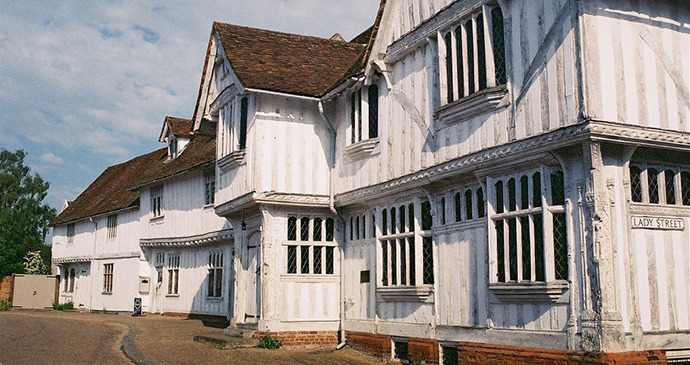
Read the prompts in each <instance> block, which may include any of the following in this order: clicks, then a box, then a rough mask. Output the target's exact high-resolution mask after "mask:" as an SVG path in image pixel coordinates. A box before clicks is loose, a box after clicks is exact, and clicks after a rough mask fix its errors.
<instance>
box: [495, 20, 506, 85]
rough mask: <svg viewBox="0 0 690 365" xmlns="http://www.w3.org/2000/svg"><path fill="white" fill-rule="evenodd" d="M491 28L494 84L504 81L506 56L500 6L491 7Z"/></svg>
mask: <svg viewBox="0 0 690 365" xmlns="http://www.w3.org/2000/svg"><path fill="white" fill-rule="evenodd" d="M491 28H492V40H493V49H494V70H495V72H496V85H503V84H505V83H506V80H507V77H506V56H505V40H504V35H503V11H501V8H500V7H498V6H497V7H495V8H493V9H491Z"/></svg>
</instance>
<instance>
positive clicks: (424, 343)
mask: <svg viewBox="0 0 690 365" xmlns="http://www.w3.org/2000/svg"><path fill="white" fill-rule="evenodd" d="M407 354H408V355H409V358H410V361H411V362H413V363H415V364H418V363H421V360H424V361H425V363H427V364H438V341H436V340H429V339H422V338H410V339H409V340H408V342H407Z"/></svg>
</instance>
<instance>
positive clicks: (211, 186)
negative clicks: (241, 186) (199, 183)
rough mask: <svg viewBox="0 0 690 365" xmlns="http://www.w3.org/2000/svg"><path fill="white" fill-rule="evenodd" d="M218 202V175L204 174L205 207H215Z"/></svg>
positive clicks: (209, 172) (207, 172)
mask: <svg viewBox="0 0 690 365" xmlns="http://www.w3.org/2000/svg"><path fill="white" fill-rule="evenodd" d="M215 202H216V174H215V172H214V171H206V172H204V205H206V206H209V205H214V204H215Z"/></svg>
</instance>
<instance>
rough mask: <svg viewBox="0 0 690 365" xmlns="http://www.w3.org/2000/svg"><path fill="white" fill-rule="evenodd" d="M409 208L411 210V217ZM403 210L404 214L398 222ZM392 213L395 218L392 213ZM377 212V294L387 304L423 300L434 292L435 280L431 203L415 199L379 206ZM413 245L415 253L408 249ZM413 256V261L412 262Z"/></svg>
mask: <svg viewBox="0 0 690 365" xmlns="http://www.w3.org/2000/svg"><path fill="white" fill-rule="evenodd" d="M427 204H428V206H429V212H428V215H429V216H428V217H426V220H427V221H428V224H427V227H424V223H423V220H424V219H425V218H424V217H423V215H424V214H423V212H422V210H423V207H422V206H423V205H427ZM410 206H412V207H413V213H412V216H410ZM402 207H404V209H405V213H404V217H403V221H402V222H401V214H400V211H401V208H402ZM393 209H395V214H393V213H392V212H393ZM376 212H377V213H376V216H377V217H378V218H380V219H377V220H376V222H377V224H376V227H377V238H378V242H377V245H376V252H377V263H378V264H377V276H378V279H377V289H376V290H377V292H378V293H379V294H380V295H381V297H382V299H383V300H386V301H424V300H426V299H427V298H428V297H429V295H431V293H432V292H433V287H434V282H435V276H436V274H435V270H436V267H435V266H436V259H435V257H434V256H435V255H434V251H435V248H434V240H433V231H432V229H433V226H434V221H433V207H432V203H431V202H429V201H428V200H426V199H420V198H419V197H414V198H413V200H408V201H404V202H398V203H395V204H391V205H387V206H379V207H377V208H376ZM384 212H385V213H384ZM412 244H413V248H414V250H412V249H411V248H412V247H411V246H412ZM425 246H426V247H427V248H426V252H425ZM429 255H430V256H429ZM412 256H414V261H413V260H411V257H412ZM425 262H429V263H430V265H431V266H430V267H427V266H426V265H425ZM413 263H414V267H413V265H412V264H413ZM403 273H404V274H403ZM425 273H426V275H425ZM413 280H414V284H413V283H412V281H413Z"/></svg>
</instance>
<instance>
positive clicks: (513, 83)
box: [333, 0, 578, 192]
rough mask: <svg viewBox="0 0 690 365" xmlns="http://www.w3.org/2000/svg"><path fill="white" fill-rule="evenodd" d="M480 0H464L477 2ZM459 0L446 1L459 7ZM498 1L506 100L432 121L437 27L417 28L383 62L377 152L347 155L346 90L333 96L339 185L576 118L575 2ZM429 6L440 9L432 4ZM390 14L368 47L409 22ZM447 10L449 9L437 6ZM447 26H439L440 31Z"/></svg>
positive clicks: (354, 184) (382, 177)
mask: <svg viewBox="0 0 690 365" xmlns="http://www.w3.org/2000/svg"><path fill="white" fill-rule="evenodd" d="M408 2H409V3H410V4H412V5H410V4H408V5H407V6H406V7H404V8H396V6H389V7H387V10H386V11H387V12H395V11H402V12H409V9H418V7H417V5H416V3H417V2H414V1H406V2H404V3H408ZM400 3H401V2H398V4H400ZM413 3H414V4H413ZM432 3H434V2H432ZM479 3H480V2H472V4H469V5H468V6H471V7H474V8H477V7H478V6H479V5H478V4H479ZM458 4H460V3H454V4H453V5H452V6H454V7H458V10H459V11H460V10H463V9H464V8H462V6H459V5H458ZM501 4H503V5H504V7H503V8H502V10H503V14H504V24H505V42H506V58H507V60H506V67H507V72H508V83H507V87H508V91H509V92H508V102H509V105H508V106H507V107H505V108H499V109H497V110H496V111H495V112H493V113H487V114H482V115H479V116H476V117H472V118H469V119H466V120H463V121H461V122H459V123H456V124H453V125H450V126H445V125H441V124H440V122H438V121H436V120H435V119H434V117H433V114H434V112H435V111H436V109H437V108H438V107H439V106H440V101H439V100H440V97H439V93H440V86H439V76H438V72H439V71H438V45H437V41H436V30H434V31H433V32H431V31H430V33H429V34H422V35H421V36H425V37H429V38H428V39H429V40H428V41H424V42H422V43H414V44H415V46H414V47H411V48H410V50H409V51H406V53H405V52H404V53H403V56H402V57H401V58H399V59H396V60H394V61H393V63H392V64H387V68H388V70H389V73H388V75H387V76H388V78H389V79H390V82H391V84H392V85H390V86H391V88H390V89H389V90H387V88H386V83H385V82H383V81H379V89H380V90H381V98H380V102H379V108H380V113H379V115H380V118H379V136H380V137H379V139H380V146H379V147H380V152H379V153H377V152H376V151H375V152H374V153H372V155H371V156H369V157H365V158H362V159H359V160H355V161H352V159H348V158H347V155H346V153H345V147H346V146H347V145H348V142H349V139H348V138H349V134H348V130H349V94H348V93H347V92H345V93H343V94H342V95H340V96H339V97H338V98H337V100H336V102H335V103H336V105H335V108H334V116H333V119H334V120H337V121H338V139H337V142H336V146H337V147H336V151H337V153H336V156H337V169H338V177H339V181H338V185H337V188H338V192H345V191H349V190H353V189H357V188H360V187H364V186H367V185H371V184H375V183H379V182H382V181H386V180H390V179H394V178H397V177H400V176H404V175H407V174H410V173H413V172H416V171H419V170H423V169H425V168H428V167H430V166H433V165H435V164H438V163H442V162H445V161H449V160H452V159H455V158H457V157H461V156H465V155H468V154H472V153H475V152H478V151H481V150H486V149H488V148H492V147H495V146H498V145H501V144H505V143H507V142H510V141H513V140H516V139H517V140H519V139H524V138H528V137H531V136H535V135H538V134H543V133H545V132H548V131H552V130H555V129H558V128H560V127H563V126H567V125H571V124H574V123H576V122H577V121H578V104H577V86H576V75H577V73H576V69H575V65H576V64H575V62H576V54H575V47H576V45H575V30H574V29H573V27H572V23H573V19H574V15H573V14H574V8H573V7H571V6H569V5H568V2H566V1H554V2H544V1H538V0H532V1H511V2H506V3H503V2H501ZM460 5H462V4H460ZM430 7H434V9H436V11H438V10H440V7H436V5H433V6H432V5H430ZM415 11H417V12H418V10H415ZM395 14H397V15H399V14H398V13H395ZM397 15H396V16H393V14H384V17H383V23H382V25H381V29H382V30H381V32H382V34H383V35H381V37H382V39H381V40H377V43H376V45H375V47H374V48H375V49H374V51H372V52H373V54H376V52H377V51H378V52H385V51H386V50H387V47H388V46H389V45H390V43H387V42H386V41H387V40H388V39H389V38H386V37H387V34H388V33H386V32H389V30H388V31H387V30H386V29H395V28H396V27H397V29H408V28H409V26H408V25H401V24H400V23H399V22H403V23H405V24H407V23H409V19H410V18H409V16H407V17H402V18H400V17H398V16H397ZM446 15H452V14H447V12H446V13H444V14H443V16H446ZM386 22H389V23H386ZM416 23H418V21H416ZM449 26H450V25H448V26H442V27H441V28H439V29H438V30H439V31H445V30H447V29H449V28H448V27H449ZM420 29H422V28H420ZM415 32H419V30H415ZM416 34H417V33H415V36H416ZM408 37H410V36H408ZM394 38H396V37H394ZM396 39H397V38H396ZM398 42H401V43H402V44H404V43H405V42H409V40H407V38H406V37H404V38H403V39H400V40H399V41H398ZM396 47H397V46H396ZM384 60H385V58H384ZM405 104H407V106H406V107H403V105H405ZM410 105H411V106H412V107H410Z"/></svg>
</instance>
